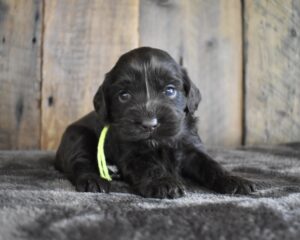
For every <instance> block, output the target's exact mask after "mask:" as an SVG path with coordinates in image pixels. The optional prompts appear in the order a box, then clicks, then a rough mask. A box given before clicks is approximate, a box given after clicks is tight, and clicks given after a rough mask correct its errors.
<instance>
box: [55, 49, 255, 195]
mask: <svg viewBox="0 0 300 240" xmlns="http://www.w3.org/2000/svg"><path fill="white" fill-rule="evenodd" d="M199 102H200V93H199V90H198V89H197V88H196V87H195V85H194V84H193V83H192V82H191V80H190V79H189V77H188V76H187V73H186V71H185V70H184V69H182V68H181V67H180V66H179V65H178V64H177V63H176V62H175V61H174V60H173V59H172V58H171V57H170V56H169V55H168V54H167V53H166V52H163V51H161V50H158V49H152V48H139V49H136V50H133V51H131V52H128V53H126V54H124V55H123V56H122V57H121V58H120V59H119V60H118V62H117V64H116V65H115V66H114V68H113V69H112V70H111V71H110V72H109V73H108V74H107V75H106V78H105V80H104V82H103V84H102V86H100V88H99V90H98V92H97V93H96V96H95V98H94V105H95V112H91V113H90V114H88V115H87V116H85V117H83V118H82V119H80V120H79V121H77V122H75V123H73V124H72V125H70V126H69V127H68V128H67V130H66V131H65V133H64V135H63V138H62V141H61V144H60V147H59V149H58V151H57V158H56V166H57V168H58V169H60V170H62V171H64V172H65V173H66V174H67V175H68V177H69V178H70V180H71V181H72V182H73V183H74V185H75V186H76V189H77V190H78V191H93V192H97V191H105V192H107V191H108V190H109V182H108V181H106V180H103V179H101V178H100V177H99V172H98V167H97V159H96V150H97V142H98V139H99V135H100V132H101V129H102V128H103V127H104V126H105V125H109V126H110V128H109V131H108V136H107V140H106V143H105V153H106V157H107V161H108V163H111V164H115V165H117V167H118V169H119V171H120V173H121V176H122V177H123V179H124V180H125V181H128V182H129V183H130V184H131V185H132V186H133V188H134V190H135V191H136V192H138V193H139V194H141V195H142V196H145V197H157V198H174V197H179V196H181V195H183V194H184V190H183V186H182V183H181V178H182V177H188V178H191V179H193V180H195V181H197V182H198V183H199V184H201V185H203V186H205V187H207V188H210V189H212V190H214V191H217V192H221V193H249V192H251V191H252V190H253V185H252V184H251V182H249V181H248V180H245V179H242V178H239V177H235V176H231V175H230V174H229V173H228V172H226V171H225V170H224V169H223V168H222V167H221V166H220V165H219V164H218V163H217V162H215V161H214V160H213V159H212V158H211V157H210V156H209V155H208V154H207V153H206V152H205V150H204V147H203V145H202V143H201V140H200V138H199V136H198V133H197V128H196V124H195V123H196V121H195V118H194V117H193V114H194V112H195V110H196V109H197V107H198V103H199Z"/></svg>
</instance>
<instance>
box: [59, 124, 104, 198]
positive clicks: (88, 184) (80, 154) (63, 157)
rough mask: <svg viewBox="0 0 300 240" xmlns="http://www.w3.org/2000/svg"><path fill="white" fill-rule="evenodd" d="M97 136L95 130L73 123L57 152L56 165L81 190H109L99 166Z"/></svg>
mask: <svg viewBox="0 0 300 240" xmlns="http://www.w3.org/2000/svg"><path fill="white" fill-rule="evenodd" d="M96 150H97V137H96V135H95V133H94V132H93V131H91V130H90V129H88V128H86V127H84V126H76V125H71V126H69V127H68V128H67V130H66V131H65V133H64V135H63V138H62V141H61V144H60V146H59V149H58V151H57V154H56V162H55V166H56V168H57V169H58V170H60V171H63V172H64V173H66V175H67V176H68V178H69V179H70V180H71V182H72V183H73V184H74V185H75V187H76V190H77V191H80V192H108V191H109V182H108V181H106V180H104V179H101V178H100V175H99V171H98V168H97V159H96V154H97V152H96Z"/></svg>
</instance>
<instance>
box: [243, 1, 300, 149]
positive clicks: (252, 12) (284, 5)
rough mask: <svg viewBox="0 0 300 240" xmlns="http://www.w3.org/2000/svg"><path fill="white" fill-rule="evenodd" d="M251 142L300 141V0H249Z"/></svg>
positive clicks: (248, 134) (248, 113)
mask: <svg viewBox="0 0 300 240" xmlns="http://www.w3.org/2000/svg"><path fill="white" fill-rule="evenodd" d="M245 3H246V4H245V41H246V42H245V43H246V46H247V48H246V49H245V50H246V52H245V54H246V59H245V60H246V66H245V67H246V69H245V70H246V74H245V80H246V92H245V94H246V108H245V109H246V129H245V130H246V132H245V139H246V144H248V145H253V144H260V143H268V144H276V143H282V142H290V141H298V142H299V141H300V1H296V0H286V1H280V0H272V1H268V0H247V1H246V2H245Z"/></svg>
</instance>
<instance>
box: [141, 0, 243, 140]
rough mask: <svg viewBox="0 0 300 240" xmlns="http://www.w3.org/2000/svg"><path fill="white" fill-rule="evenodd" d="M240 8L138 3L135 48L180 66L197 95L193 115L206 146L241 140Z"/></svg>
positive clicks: (216, 1) (198, 0)
mask: <svg viewBox="0 0 300 240" xmlns="http://www.w3.org/2000/svg"><path fill="white" fill-rule="evenodd" d="M241 20H242V19H241V3H240V1H239V0H233V1H221V0H213V1H205V0H194V1H180V0H169V1H156V0H152V1H141V3H140V19H139V22H140V31H139V32H140V45H141V46H153V47H157V48H162V49H165V50H167V51H168V52H170V54H171V55H172V56H173V57H174V58H175V59H176V60H177V61H182V62H183V65H184V67H186V68H187V70H188V72H189V75H190V77H191V79H192V80H193V81H194V82H195V83H196V85H197V86H198V87H199V88H200V91H201V92H202V96H203V100H202V102H201V104H200V107H199V110H198V112H197V115H198V116H199V118H200V121H199V132H200V135H201V136H202V138H203V139H204V142H205V143H207V144H208V145H222V146H238V145H240V144H241V137H242V21H241Z"/></svg>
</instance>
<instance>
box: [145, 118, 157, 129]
mask: <svg viewBox="0 0 300 240" xmlns="http://www.w3.org/2000/svg"><path fill="white" fill-rule="evenodd" d="M157 125H158V121H157V118H151V119H145V120H143V121H142V127H143V128H144V129H146V130H154V129H155V128H156V127H157Z"/></svg>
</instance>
